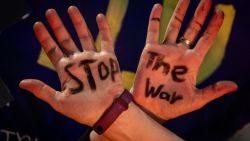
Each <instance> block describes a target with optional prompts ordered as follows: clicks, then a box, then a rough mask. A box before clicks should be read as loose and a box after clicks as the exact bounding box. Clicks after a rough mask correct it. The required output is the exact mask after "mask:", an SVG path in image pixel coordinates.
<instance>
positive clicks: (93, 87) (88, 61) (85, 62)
mask: <svg viewBox="0 0 250 141" xmlns="http://www.w3.org/2000/svg"><path fill="white" fill-rule="evenodd" d="M95 61H96V60H93V59H86V60H82V61H81V62H80V64H79V66H83V68H84V71H85V72H86V74H87V79H88V82H89V86H90V88H91V90H96V84H95V80H94V77H93V75H92V72H91V69H90V66H89V65H90V64H92V63H94V62H95Z"/></svg>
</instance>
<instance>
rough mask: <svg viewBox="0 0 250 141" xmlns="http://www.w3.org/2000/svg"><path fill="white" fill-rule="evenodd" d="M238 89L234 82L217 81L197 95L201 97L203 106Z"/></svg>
mask: <svg viewBox="0 0 250 141" xmlns="http://www.w3.org/2000/svg"><path fill="white" fill-rule="evenodd" d="M237 89H238V86H237V84H236V83H235V82H232V81H219V82H216V83H215V84H212V85H210V86H208V87H206V88H204V89H202V90H199V91H198V95H200V96H201V97H202V101H203V103H204V104H207V103H208V102H210V101H212V100H214V99H216V98H219V97H221V96H223V95H225V94H227V93H230V92H234V91H236V90H237Z"/></svg>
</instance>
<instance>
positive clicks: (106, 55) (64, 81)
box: [20, 0, 237, 128]
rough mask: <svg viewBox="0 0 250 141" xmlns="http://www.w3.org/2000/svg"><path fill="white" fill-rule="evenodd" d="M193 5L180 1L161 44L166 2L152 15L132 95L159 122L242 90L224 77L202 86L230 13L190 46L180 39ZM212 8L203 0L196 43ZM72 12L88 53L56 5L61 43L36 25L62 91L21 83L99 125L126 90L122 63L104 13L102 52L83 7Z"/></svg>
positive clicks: (53, 16)
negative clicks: (205, 64)
mask: <svg viewBox="0 0 250 141" xmlns="http://www.w3.org/2000/svg"><path fill="white" fill-rule="evenodd" d="M188 5H189V0H180V1H179V3H178V5H177V7H176V10H175V12H174V14H173V16H172V19H171V21H170V24H169V26H168V28H167V30H166V34H165V40H164V42H163V43H159V27H160V17H161V14H162V7H161V5H160V4H156V5H154V7H153V9H152V12H151V15H150V18H149V26H148V33H147V39H146V45H145V48H144V50H143V53H142V55H141V58H140V63H139V66H138V69H137V72H136V77H135V81H134V85H133V87H132V89H131V93H132V94H133V98H134V101H135V103H136V104H137V105H139V106H140V107H141V108H142V109H143V110H144V111H145V112H147V113H148V114H149V115H151V116H152V117H154V119H155V120H161V121H166V120H168V119H172V118H175V117H178V116H181V115H183V114H186V113H189V112H192V111H194V110H197V109H199V108H201V107H202V106H204V105H205V104H206V103H208V102H209V101H211V100H214V99H216V98H218V97H220V96H222V95H224V94H226V93H228V92H231V91H235V90H236V89H237V85H236V84H235V83H234V82H231V81H220V82H217V83H215V84H213V85H211V86H208V87H206V88H204V89H197V88H196V78H197V73H198V70H199V67H200V65H201V63H202V61H203V58H204V57H205V55H206V53H207V52H208V50H209V48H210V47H211V45H212V43H213V41H214V38H215V37H216V34H217V33H218V31H219V29H220V26H221V25H222V22H223V18H224V15H223V12H221V11H216V12H215V13H214V16H213V17H212V19H211V20H210V22H209V24H208V27H207V29H206V30H205V32H204V34H203V35H202V36H201V37H200V39H199V40H198V42H197V44H196V45H195V47H194V48H193V49H190V48H189V46H188V45H187V44H184V43H182V42H179V43H176V42H177V36H178V34H179V31H180V28H181V25H182V21H183V19H184V16H185V13H186V10H187V8H188ZM210 7H211V0H201V2H200V4H199V6H198V8H197V10H196V12H195V14H194V17H193V18H192V20H191V21H190V23H189V26H188V27H187V29H186V31H185V33H184V35H183V38H185V39H188V40H189V41H191V42H193V41H194V40H195V38H196V37H197V35H198V34H199V32H200V30H201V27H202V25H203V23H204V21H205V19H206V16H207V14H208V12H209V9H210ZM68 14H69V16H70V19H71V21H72V23H73V25H74V27H75V30H76V32H77V35H78V37H79V39H80V42H81V45H82V49H83V51H80V50H79V49H78V48H77V46H76V45H75V43H74V41H73V40H72V38H71V36H70V34H69V33H68V32H67V30H66V29H65V27H64V25H63V23H62V21H61V20H60V18H59V16H58V14H57V12H56V11H55V10H54V9H49V10H48V11H47V12H46V18H47V20H48V22H49V24H50V27H51V28H52V30H53V32H54V34H55V36H56V38H57V41H58V43H59V44H60V47H59V45H57V43H56V42H55V41H54V40H53V38H52V37H51V35H50V34H49V32H48V31H47V29H46V28H45V26H44V25H43V24H42V23H41V22H36V23H35V24H34V31H35V34H36V37H37V39H38V41H39V42H40V43H41V45H42V47H43V49H44V50H45V52H46V54H47V55H48V57H49V58H50V60H51V62H52V63H53V65H54V66H55V68H56V71H57V73H58V76H59V79H60V82H61V87H62V90H61V91H56V90H55V89H53V88H51V87H50V86H48V85H46V84H45V83H43V82H41V81H39V80H35V79H26V80H23V81H21V83H20V87H21V88H23V89H26V90H28V91H30V92H32V93H33V94H34V95H35V96H37V97H38V98H40V99H42V100H44V101H46V102H47V103H49V104H50V105H51V106H52V107H53V108H54V109H55V110H56V111H58V112H60V113H62V114H64V115H66V116H68V117H70V118H72V119H74V120H76V121H78V122H79V123H82V124H85V125H89V126H93V124H95V122H96V121H97V120H98V119H99V118H100V117H101V115H102V114H103V113H104V111H105V110H106V109H107V108H108V107H109V106H110V105H111V104H112V102H113V100H114V98H116V97H118V96H119V95H120V94H121V93H122V92H123V91H124V87H123V83H122V79H121V74H120V69H119V64H118V61H117V59H116V56H115V54H114V43H113V40H112V36H111V32H110V28H109V25H108V23H107V20H106V19H105V16H104V15H102V14H98V15H97V17H96V21H97V24H98V28H99V32H100V34H101V51H100V52H97V51H96V48H95V46H94V42H93V38H92V36H91V33H90V32H89V29H88V27H87V24H86V23H85V20H84V18H83V16H82V15H81V14H80V12H79V10H78V9H77V8H76V7H75V6H71V7H69V8H68ZM131 124H133V123H132V122H131ZM149 128H150V127H149Z"/></svg>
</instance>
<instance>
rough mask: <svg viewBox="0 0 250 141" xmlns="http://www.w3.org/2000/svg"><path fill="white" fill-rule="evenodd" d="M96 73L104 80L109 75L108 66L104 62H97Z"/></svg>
mask: <svg viewBox="0 0 250 141" xmlns="http://www.w3.org/2000/svg"><path fill="white" fill-rule="evenodd" d="M98 73H99V77H100V78H101V80H105V79H107V77H108V76H109V68H108V67H107V66H106V65H105V64H104V62H100V63H99V64H98Z"/></svg>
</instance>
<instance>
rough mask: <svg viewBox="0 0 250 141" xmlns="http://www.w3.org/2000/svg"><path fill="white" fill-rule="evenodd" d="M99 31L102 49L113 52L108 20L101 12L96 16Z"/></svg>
mask: <svg viewBox="0 0 250 141" xmlns="http://www.w3.org/2000/svg"><path fill="white" fill-rule="evenodd" d="M96 21H97V25H98V28H99V32H100V34H101V47H102V51H107V52H111V53H114V45H113V40H112V35H111V31H110V28H109V25H108V22H107V20H106V18H105V16H104V15H103V14H98V15H97V17H96Z"/></svg>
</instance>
